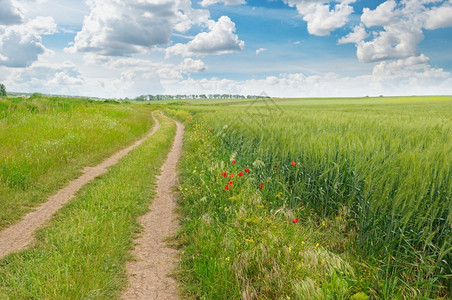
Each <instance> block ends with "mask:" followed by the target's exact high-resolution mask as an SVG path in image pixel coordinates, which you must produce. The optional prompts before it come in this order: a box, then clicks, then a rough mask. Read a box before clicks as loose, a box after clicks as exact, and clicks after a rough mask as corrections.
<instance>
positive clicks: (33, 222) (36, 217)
mask: <svg viewBox="0 0 452 300" xmlns="http://www.w3.org/2000/svg"><path fill="white" fill-rule="evenodd" d="M152 118H153V119H154V121H155V125H154V128H153V129H152V130H151V131H150V132H149V133H148V134H147V135H146V136H145V137H144V138H142V139H140V140H139V141H137V142H135V143H134V144H133V145H132V146H130V147H128V148H126V149H123V150H121V151H119V152H117V153H116V154H114V155H113V156H111V157H110V158H108V159H107V160H105V161H104V162H102V163H101V164H100V165H98V166H96V167H87V168H85V169H84V170H83V175H81V176H80V177H79V178H77V179H75V180H73V181H71V182H70V183H69V184H68V186H66V187H65V188H63V189H61V190H59V191H58V192H57V193H56V194H55V195H53V196H51V197H50V198H49V200H48V201H47V202H45V203H43V204H42V205H41V206H39V207H38V208H37V209H36V210H35V211H33V212H30V213H28V214H27V215H26V216H25V217H24V218H23V219H22V221H20V222H19V223H17V224H15V225H12V226H10V227H8V228H6V229H5V230H3V231H1V232H0V259H1V258H3V257H4V256H6V255H8V254H10V253H12V252H17V251H19V250H22V249H24V248H25V247H27V246H29V245H30V244H31V243H32V242H33V233H34V232H35V231H36V229H38V228H39V227H41V226H42V225H43V224H44V223H45V221H47V220H48V219H49V218H50V217H51V216H52V215H53V214H54V213H55V212H56V211H58V210H59V209H60V208H61V207H63V205H64V204H66V203H67V202H68V201H69V200H71V199H72V198H73V197H74V195H75V193H76V192H77V191H78V190H80V188H81V187H83V186H84V185H85V184H87V183H88V182H90V181H91V180H93V179H94V178H96V177H97V176H99V175H101V174H104V173H106V172H107V171H108V168H109V167H111V166H113V165H115V164H116V163H118V161H119V160H120V159H121V158H122V157H124V156H126V155H127V154H128V153H129V152H130V151H132V150H133V149H135V148H136V147H138V146H139V145H141V144H142V143H143V142H144V141H145V140H146V139H147V138H149V137H150V136H151V135H153V134H154V133H155V132H156V131H157V130H158V129H159V127H160V123H159V121H158V120H157V119H156V118H155V117H154V114H152Z"/></svg>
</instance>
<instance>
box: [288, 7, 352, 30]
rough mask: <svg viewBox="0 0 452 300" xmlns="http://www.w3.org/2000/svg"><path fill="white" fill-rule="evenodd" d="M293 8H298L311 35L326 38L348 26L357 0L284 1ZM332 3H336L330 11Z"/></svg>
mask: <svg viewBox="0 0 452 300" xmlns="http://www.w3.org/2000/svg"><path fill="white" fill-rule="evenodd" d="M284 2H285V3H287V4H288V5H289V6H291V7H296V8H297V11H298V13H299V14H300V15H301V16H302V17H303V20H304V21H306V22H307V23H308V32H309V33H310V34H314V35H319V36H326V35H329V34H330V33H331V31H333V30H335V29H338V28H341V27H343V26H344V25H345V24H347V22H348V19H349V17H350V15H351V14H352V13H353V7H352V6H351V5H350V4H351V3H353V2H355V0H338V1H329V0H284ZM330 2H335V3H336V5H334V8H333V9H330Z"/></svg>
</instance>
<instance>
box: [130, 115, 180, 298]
mask: <svg viewBox="0 0 452 300" xmlns="http://www.w3.org/2000/svg"><path fill="white" fill-rule="evenodd" d="M176 124H177V132H176V137H175V140H174V144H173V147H172V149H171V151H170V152H169V154H168V158H167V160H166V162H165V163H164V165H163V166H162V169H161V174H160V176H158V177H157V178H158V181H157V195H156V197H155V199H154V201H153V203H152V204H151V206H150V211H149V213H147V214H146V215H144V216H142V217H141V218H140V219H139V222H140V224H141V225H142V226H143V232H142V233H141V235H140V237H139V238H138V239H137V240H136V243H137V246H136V247H135V249H134V250H133V255H134V257H135V258H136V260H135V261H131V262H129V263H128V264H127V273H128V277H129V283H130V284H129V287H128V289H127V290H126V291H125V292H124V293H123V298H124V299H146V300H151V299H164V300H171V299H177V298H178V292H177V287H176V282H175V280H174V279H173V278H171V277H169V276H168V274H169V273H170V272H171V271H173V270H174V268H175V267H176V264H177V251H176V250H174V249H171V248H169V247H168V246H167V244H166V242H165V238H166V237H168V236H170V235H172V234H174V233H175V232H176V230H177V227H178V221H177V215H176V213H175V212H174V209H175V208H176V195H175V194H174V192H173V190H174V187H175V186H176V185H177V184H178V181H177V172H176V164H177V162H178V160H179V157H180V154H181V151H182V143H183V134H184V126H183V125H182V124H181V123H179V122H176Z"/></svg>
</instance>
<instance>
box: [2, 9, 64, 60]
mask: <svg viewBox="0 0 452 300" xmlns="http://www.w3.org/2000/svg"><path fill="white" fill-rule="evenodd" d="M56 30H57V25H56V24H55V21H54V20H53V18H52V17H37V18H35V19H32V20H30V21H28V22H27V23H24V24H20V25H12V26H7V27H0V65H4V66H7V67H11V68H24V67H28V66H30V65H31V64H32V63H33V62H34V61H36V60H37V59H38V56H39V55H41V54H44V52H45V51H46V48H45V47H44V45H43V44H42V35H49V34H53V33H55V32H56Z"/></svg>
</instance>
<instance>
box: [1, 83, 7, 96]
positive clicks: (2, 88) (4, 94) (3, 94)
mask: <svg viewBox="0 0 452 300" xmlns="http://www.w3.org/2000/svg"><path fill="white" fill-rule="evenodd" d="M6 96H7V94H6V87H5V85H4V84H3V83H0V97H6Z"/></svg>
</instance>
